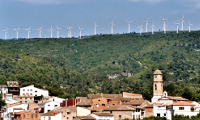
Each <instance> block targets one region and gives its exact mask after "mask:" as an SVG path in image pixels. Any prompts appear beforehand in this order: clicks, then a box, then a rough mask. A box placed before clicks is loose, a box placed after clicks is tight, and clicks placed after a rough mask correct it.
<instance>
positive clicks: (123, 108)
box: [104, 105, 135, 111]
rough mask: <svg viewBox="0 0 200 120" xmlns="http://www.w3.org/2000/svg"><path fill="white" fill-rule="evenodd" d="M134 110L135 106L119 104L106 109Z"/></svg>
mask: <svg viewBox="0 0 200 120" xmlns="http://www.w3.org/2000/svg"><path fill="white" fill-rule="evenodd" d="M108 110H109V111H110V110H111V111H134V110H135V108H133V107H131V106H128V105H117V106H109V107H108V108H106V109H105V110H104V111H108Z"/></svg>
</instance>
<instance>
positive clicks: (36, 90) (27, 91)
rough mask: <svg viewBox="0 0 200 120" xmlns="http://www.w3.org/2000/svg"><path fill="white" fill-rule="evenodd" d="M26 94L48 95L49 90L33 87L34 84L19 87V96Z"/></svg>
mask: <svg viewBox="0 0 200 120" xmlns="http://www.w3.org/2000/svg"><path fill="white" fill-rule="evenodd" d="M27 94H28V95H31V96H35V95H36V96H41V95H43V96H44V97H48V96H49V91H47V90H42V89H39V88H36V87H34V85H30V86H26V87H23V88H20V96H23V95H27Z"/></svg>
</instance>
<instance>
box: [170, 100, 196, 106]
mask: <svg viewBox="0 0 200 120" xmlns="http://www.w3.org/2000/svg"><path fill="white" fill-rule="evenodd" d="M173 106H195V104H192V103H189V102H184V101H180V102H177V103H174V104H173Z"/></svg>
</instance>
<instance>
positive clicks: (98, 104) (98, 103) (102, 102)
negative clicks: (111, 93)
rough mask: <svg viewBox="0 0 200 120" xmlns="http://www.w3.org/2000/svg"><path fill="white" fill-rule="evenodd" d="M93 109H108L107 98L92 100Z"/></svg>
mask: <svg viewBox="0 0 200 120" xmlns="http://www.w3.org/2000/svg"><path fill="white" fill-rule="evenodd" d="M92 102H93V109H106V108H107V107H108V101H107V98H96V99H93V100H92Z"/></svg>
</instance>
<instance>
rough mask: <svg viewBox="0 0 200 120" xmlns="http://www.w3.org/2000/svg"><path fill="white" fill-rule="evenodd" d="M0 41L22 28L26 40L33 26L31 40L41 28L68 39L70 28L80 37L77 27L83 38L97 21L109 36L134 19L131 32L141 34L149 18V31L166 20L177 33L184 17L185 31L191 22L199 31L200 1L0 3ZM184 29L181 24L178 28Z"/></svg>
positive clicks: (123, 30) (11, 0)
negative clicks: (112, 29)
mask: <svg viewBox="0 0 200 120" xmlns="http://www.w3.org/2000/svg"><path fill="white" fill-rule="evenodd" d="M0 8H1V10H0V31H1V32H0V38H4V32H3V31H2V30H4V29H6V28H8V33H7V36H8V38H15V37H16V31H14V30H13V29H14V28H15V29H16V28H19V27H20V30H19V37H21V38H25V37H27V31H25V30H24V29H27V28H28V27H30V26H31V33H30V37H31V38H34V37H38V35H39V31H37V30H36V29H38V28H40V26H42V37H50V31H49V29H50V27H51V26H52V27H53V29H54V30H55V31H54V32H53V37H56V25H58V26H59V27H60V28H62V29H61V30H60V37H67V29H66V27H67V26H71V27H73V29H72V36H75V37H77V36H78V35H79V30H78V26H80V27H81V28H84V29H83V30H82V35H92V34H93V33H94V22H95V20H96V23H97V25H98V28H97V34H100V33H102V34H109V33H110V32H111V21H112V19H113V22H114V24H115V26H114V33H126V32H127V31H128V24H127V22H126V21H125V20H133V22H132V23H131V31H136V32H139V28H138V27H139V26H140V25H141V24H143V31H145V23H143V22H142V21H145V20H147V19H148V18H149V26H148V31H151V25H152V24H153V22H154V23H155V26H156V27H155V30H156V31H158V30H159V29H160V30H162V29H163V27H162V25H163V21H162V19H161V16H162V17H164V18H166V19H168V20H167V21H166V25H167V28H166V29H167V30H175V29H176V25H175V24H174V22H176V21H177V20H179V19H181V18H182V16H183V15H185V18H184V20H185V24H184V29H185V30H188V21H190V23H191V24H193V26H191V29H192V30H199V29H200V0H0ZM179 28H181V25H179Z"/></svg>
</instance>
